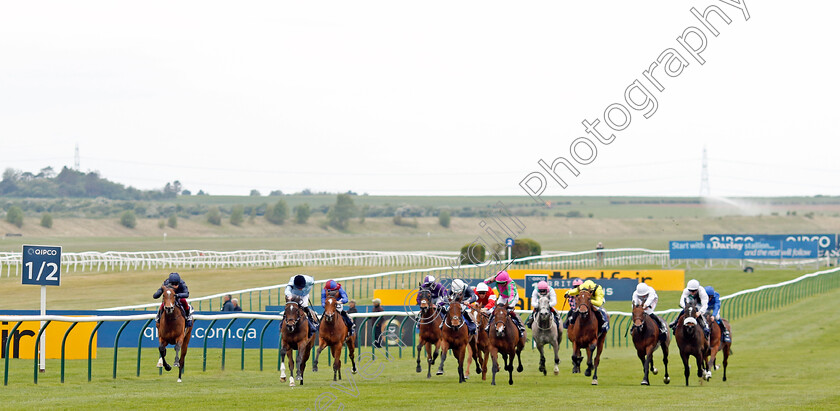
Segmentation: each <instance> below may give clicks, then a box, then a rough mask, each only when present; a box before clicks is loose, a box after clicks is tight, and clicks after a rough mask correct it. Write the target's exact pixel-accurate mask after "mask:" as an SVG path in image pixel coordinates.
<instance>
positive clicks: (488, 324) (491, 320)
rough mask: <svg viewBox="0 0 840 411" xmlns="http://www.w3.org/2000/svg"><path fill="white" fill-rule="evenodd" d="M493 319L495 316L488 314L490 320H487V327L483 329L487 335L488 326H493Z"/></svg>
mask: <svg viewBox="0 0 840 411" xmlns="http://www.w3.org/2000/svg"><path fill="white" fill-rule="evenodd" d="M494 319H495V315H493V313H492V312H491V313H490V318H488V319H487V326H486V327H484V331H487V332H488V333H489V332H490V325H491V324H493V320H494Z"/></svg>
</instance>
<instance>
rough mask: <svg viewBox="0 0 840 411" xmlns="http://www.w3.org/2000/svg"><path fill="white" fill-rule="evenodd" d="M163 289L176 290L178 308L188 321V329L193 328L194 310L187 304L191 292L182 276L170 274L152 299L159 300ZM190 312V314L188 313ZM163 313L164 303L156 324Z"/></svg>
mask: <svg viewBox="0 0 840 411" xmlns="http://www.w3.org/2000/svg"><path fill="white" fill-rule="evenodd" d="M163 287H170V288H174V289H175V301H177V302H178V306H179V307H180V308H181V312H182V313H183V314H184V319H185V320H186V325H185V326H186V327H192V321H193V318H192V314H193V308H192V306H190V305H189V304H188V303H187V298H189V297H190V290H189V288H187V283H185V282H184V280H182V279H181V276H180V275H179V274H178V273H169V277H168V278H167V279H166V280H164V281H163V285H161V286H160V288H158V290H157V291H155V294H154V295H152V298H154V299H158V298H160V296H161V295H162V294H163ZM188 311H189V312H188ZM161 312H163V303H160V309H158V313H157V316H156V317H155V324H157V323H158V322H159V321H160V314H161Z"/></svg>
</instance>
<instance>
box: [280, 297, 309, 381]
mask: <svg viewBox="0 0 840 411" xmlns="http://www.w3.org/2000/svg"><path fill="white" fill-rule="evenodd" d="M307 309H308V308H304V307H301V305H300V298H298V297H297V296H292V297H291V298H287V299H286V308H285V309H284V310H283V324H282V326H281V331H280V332H281V333H282V334H283V335H282V338H281V344H282V348H281V349H280V358H283V357H284V356H285V357H287V359H288V363H289V366H288V368H289V386H290V387H294V386H295V377H293V376H292V375H293V374H294V372H295V370H297V379H298V381H299V382H300V385H303V372H304V371H305V370H306V361H307V360H309V353H310V351H311V350H312V346H313V345H314V344H315V334H312V337H310V336H309V320H308V317H307V315H306V312H304V310H307ZM293 350H297V358H295V357H293V356H292V351H293ZM296 366H297V367H296ZM284 371H285V370H284ZM280 381H285V374H281V375H280Z"/></svg>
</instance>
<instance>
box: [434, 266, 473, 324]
mask: <svg viewBox="0 0 840 411" xmlns="http://www.w3.org/2000/svg"><path fill="white" fill-rule="evenodd" d="M450 298H451V299H452V300H456V301H459V302H461V313H462V314H461V316H462V317H463V318H464V323H466V324H467V330H468V331H469V333H470V335H473V334H475V322H473V320H472V317H470V315H469V311H470V310H471V308H470V306H469V304H471V303H473V302H475V301H477V300H478V296H477V295H475V292H473V290H472V289H470V287H469V286H468V285H467V283H465V282H463V281H462V280H460V279H455V281H453V282H452V293H451V294H450ZM446 309H449V306H446ZM440 328H443V322H441V324H440Z"/></svg>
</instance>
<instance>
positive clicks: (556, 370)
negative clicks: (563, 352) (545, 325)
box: [551, 341, 560, 375]
mask: <svg viewBox="0 0 840 411" xmlns="http://www.w3.org/2000/svg"><path fill="white" fill-rule="evenodd" d="M551 347H552V348H554V375H558V374H560V355H559V354H560V343H559V342H558V341H554V343H553V344H551Z"/></svg>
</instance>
